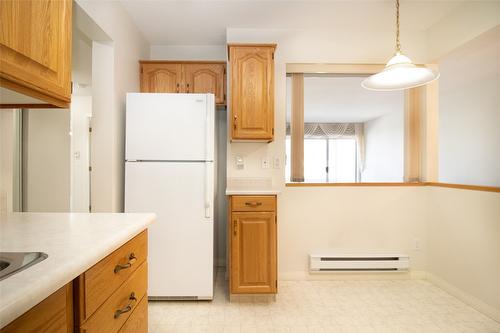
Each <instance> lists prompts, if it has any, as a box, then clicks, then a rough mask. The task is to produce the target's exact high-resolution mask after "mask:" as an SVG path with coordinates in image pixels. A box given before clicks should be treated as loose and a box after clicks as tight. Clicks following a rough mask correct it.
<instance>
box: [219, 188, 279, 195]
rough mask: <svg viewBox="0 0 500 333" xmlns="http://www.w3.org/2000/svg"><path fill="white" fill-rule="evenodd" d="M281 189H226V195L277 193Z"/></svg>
mask: <svg viewBox="0 0 500 333" xmlns="http://www.w3.org/2000/svg"><path fill="white" fill-rule="evenodd" d="M279 193H280V191H278V190H275V189H262V190H261V189H251V190H248V189H229V188H227V189H226V195H275V194H279Z"/></svg>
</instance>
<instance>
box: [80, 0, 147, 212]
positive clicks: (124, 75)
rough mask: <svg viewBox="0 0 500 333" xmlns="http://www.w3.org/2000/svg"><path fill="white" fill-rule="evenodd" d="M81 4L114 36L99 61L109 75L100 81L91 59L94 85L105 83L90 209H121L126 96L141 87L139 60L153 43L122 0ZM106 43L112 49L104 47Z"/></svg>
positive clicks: (99, 100) (98, 104) (97, 108)
mask: <svg viewBox="0 0 500 333" xmlns="http://www.w3.org/2000/svg"><path fill="white" fill-rule="evenodd" d="M77 4H78V5H79V6H80V7H81V8H82V9H83V10H84V11H85V13H86V14H87V15H88V16H89V17H90V18H91V19H92V20H93V21H95V23H96V24H97V25H98V27H99V28H100V29H102V31H103V32H104V33H105V34H107V36H108V37H109V39H111V42H109V43H108V42H107V41H105V43H101V45H100V46H102V47H101V48H100V49H99V52H100V55H102V56H104V58H105V59H103V62H102V63H101V65H102V66H103V67H104V66H107V67H106V68H102V69H103V70H104V69H106V71H107V72H110V73H111V74H110V75H108V76H107V78H106V77H104V76H103V77H102V80H101V82H100V83H99V84H100V85H99V84H97V82H96V78H95V75H94V74H95V73H96V69H95V68H94V67H95V66H94V63H93V64H92V71H93V72H92V81H93V82H92V89H93V90H94V91H96V89H98V88H97V86H100V87H103V88H105V90H101V92H102V94H101V96H99V97H95V96H94V98H93V105H92V107H93V118H94V119H93V121H92V126H93V129H95V130H93V132H92V152H91V155H92V156H91V163H92V176H91V177H92V180H91V182H92V187H91V190H92V194H91V196H92V211H94V212H104V211H112V212H120V211H123V189H124V160H125V96H126V93H127V92H137V91H139V63H138V61H139V60H140V59H149V52H150V50H149V44H148V42H147V40H146V39H145V38H144V36H143V35H142V33H141V32H140V31H139V30H138V29H137V27H136V26H135V24H134V23H133V22H132V20H131V19H130V17H129V15H128V13H127V12H126V11H125V9H124V8H123V6H122V5H121V4H120V3H119V2H117V1H82V0H78V1H77ZM94 30H95V29H94ZM94 46H95V45H94ZM106 46H107V47H109V48H111V49H112V50H106V48H105V47H106ZM93 49H94V48H93ZM93 52H94V50H93ZM93 55H95V54H93ZM107 57H112V62H111V63H109V62H108V63H107V65H106V64H105V63H106V58H107ZM104 93H105V95H104Z"/></svg>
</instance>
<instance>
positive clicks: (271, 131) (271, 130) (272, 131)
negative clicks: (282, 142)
mask: <svg viewBox="0 0 500 333" xmlns="http://www.w3.org/2000/svg"><path fill="white" fill-rule="evenodd" d="M271 132H272V133H273V135H274V127H273V129H272V130H271Z"/></svg>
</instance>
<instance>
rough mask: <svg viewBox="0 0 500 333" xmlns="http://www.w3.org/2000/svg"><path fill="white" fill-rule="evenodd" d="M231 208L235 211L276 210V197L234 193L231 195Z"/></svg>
mask: <svg viewBox="0 0 500 333" xmlns="http://www.w3.org/2000/svg"><path fill="white" fill-rule="evenodd" d="M231 210H232V211H235V212H274V211H275V210H276V197H274V196H249V195H242V196H238V195H234V196H232V197H231Z"/></svg>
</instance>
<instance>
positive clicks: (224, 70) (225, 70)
mask: <svg viewBox="0 0 500 333" xmlns="http://www.w3.org/2000/svg"><path fill="white" fill-rule="evenodd" d="M224 75H226V67H224Z"/></svg>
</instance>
